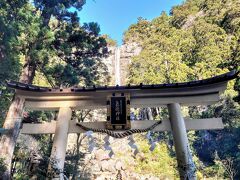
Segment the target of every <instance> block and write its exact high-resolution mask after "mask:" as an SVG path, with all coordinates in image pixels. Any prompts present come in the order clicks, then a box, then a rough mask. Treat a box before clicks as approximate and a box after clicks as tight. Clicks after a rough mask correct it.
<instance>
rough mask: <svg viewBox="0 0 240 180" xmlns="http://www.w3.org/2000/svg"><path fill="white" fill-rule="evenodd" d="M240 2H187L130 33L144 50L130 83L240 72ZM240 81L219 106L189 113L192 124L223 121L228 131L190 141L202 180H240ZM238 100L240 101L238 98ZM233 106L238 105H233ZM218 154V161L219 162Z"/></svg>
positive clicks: (132, 28)
mask: <svg viewBox="0 0 240 180" xmlns="http://www.w3.org/2000/svg"><path fill="white" fill-rule="evenodd" d="M239 18H240V13H239V1H237V0H230V1H221V0H217V1H215V0H201V1H197V0H187V1H185V2H184V3H183V4H182V5H178V6H176V7H173V8H172V10H171V13H170V16H168V15H166V14H165V13H162V14H161V16H160V17H157V18H155V19H153V20H152V21H146V20H142V19H141V21H138V22H137V23H136V24H134V25H131V26H130V27H129V29H128V31H127V32H125V38H124V39H125V43H131V42H134V43H137V44H138V45H140V46H141V47H142V51H141V53H140V54H139V55H137V56H135V57H133V58H132V61H131V62H132V63H131V65H130V76H129V79H130V80H129V81H130V82H131V83H133V84H139V83H144V84H153V83H170V82H179V81H190V80H196V79H205V78H209V77H212V76H216V75H218V74H222V73H224V72H227V71H229V70H232V69H238V70H239V64H240V63H239V60H240V56H239V55H240V54H239V48H240V46H239V44H240V43H239V37H240V26H239V25H240V24H239V22H240V21H239ZM239 82H240V81H239V77H238V78H237V80H235V81H234V82H231V83H229V84H230V86H229V87H228V89H227V92H226V93H225V94H224V95H222V96H221V97H222V100H221V102H219V103H218V104H216V105H214V106H208V107H190V108H189V112H188V114H189V115H190V116H191V117H193V118H211V117H222V119H223V122H224V125H225V128H224V129H223V130H221V131H220V130H218V131H198V132H195V133H193V134H191V136H190V141H191V143H190V144H191V146H192V147H193V148H194V151H193V152H194V157H196V156H197V157H199V160H198V161H197V162H198V163H197V167H198V168H199V171H198V174H199V177H203V176H205V177H208V178H216V177H217V178H222V179H223V178H230V179H231V178H233V177H235V178H239V177H240V173H239V172H237V173H235V174H231V173H229V170H228V169H227V167H226V165H225V164H224V163H225V162H226V161H228V159H229V158H230V159H232V160H231V163H232V166H231V169H232V171H231V172H234V171H237V170H238V169H239V167H240V166H239V164H240V162H239V143H240V142H239V139H240V137H239V134H240V133H239V128H240V116H239V114H240V109H239V95H240V93H239V92H240V84H239ZM232 84H234V90H235V91H237V92H238V95H237V96H236V94H237V93H236V92H234V90H233V85H232ZM234 100H235V101H236V102H234ZM216 151H217V154H218V159H217V158H216V156H215V152H216Z"/></svg>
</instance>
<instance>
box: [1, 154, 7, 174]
mask: <svg viewBox="0 0 240 180" xmlns="http://www.w3.org/2000/svg"><path fill="white" fill-rule="evenodd" d="M6 169H7V168H6V164H4V159H3V158H0V176H1V174H3V173H4V172H5V171H6Z"/></svg>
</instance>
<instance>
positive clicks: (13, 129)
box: [0, 58, 36, 180]
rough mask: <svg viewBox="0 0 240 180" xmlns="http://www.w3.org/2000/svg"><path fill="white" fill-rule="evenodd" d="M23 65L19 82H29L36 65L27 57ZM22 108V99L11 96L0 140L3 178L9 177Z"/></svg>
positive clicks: (7, 178) (6, 179) (20, 122)
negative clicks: (4, 131)
mask: <svg viewBox="0 0 240 180" xmlns="http://www.w3.org/2000/svg"><path fill="white" fill-rule="evenodd" d="M26 60H27V62H26V64H25V65H24V67H23V71H22V74H21V76H20V82H22V83H29V84H31V83H32V81H33V78H34V75H35V70H36V66H31V65H30V63H29V58H28V59H26ZM23 108H24V99H23V98H21V97H18V96H15V97H14V98H13V101H12V103H11V105H10V107H9V110H8V113H7V117H6V119H5V122H4V125H3V127H4V128H5V129H8V130H9V131H8V133H7V134H5V135H3V136H2V137H1V141H0V157H3V158H4V160H5V163H6V165H7V170H6V171H5V172H4V174H3V175H0V177H2V179H3V180H9V179H11V162H12V157H13V152H14V148H15V145H16V141H17V138H18V135H19V132H20V128H21V124H22V113H23Z"/></svg>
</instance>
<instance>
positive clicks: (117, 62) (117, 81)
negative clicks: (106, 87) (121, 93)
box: [114, 47, 121, 86]
mask: <svg viewBox="0 0 240 180" xmlns="http://www.w3.org/2000/svg"><path fill="white" fill-rule="evenodd" d="M120 51H121V49H120V47H116V49H115V57H114V60H115V84H116V85H119V86H120V85H121V74H120V67H121V66H120V53H121V52H120Z"/></svg>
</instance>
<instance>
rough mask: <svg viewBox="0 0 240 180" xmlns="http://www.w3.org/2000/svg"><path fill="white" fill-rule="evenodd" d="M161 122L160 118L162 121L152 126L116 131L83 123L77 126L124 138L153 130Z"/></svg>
mask: <svg viewBox="0 0 240 180" xmlns="http://www.w3.org/2000/svg"><path fill="white" fill-rule="evenodd" d="M161 123H162V121H161V120H160V121H157V122H156V123H154V124H153V125H152V126H150V127H148V128H145V129H129V130H126V131H124V132H115V131H111V130H108V129H95V128H89V127H86V126H84V125H82V124H81V123H77V126H80V127H81V128H82V129H83V130H85V131H93V132H98V133H105V134H107V135H109V136H112V137H114V138H124V137H127V136H130V135H132V134H135V133H143V132H147V131H151V130H153V129H154V128H155V127H157V126H158V125H159V124H161Z"/></svg>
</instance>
